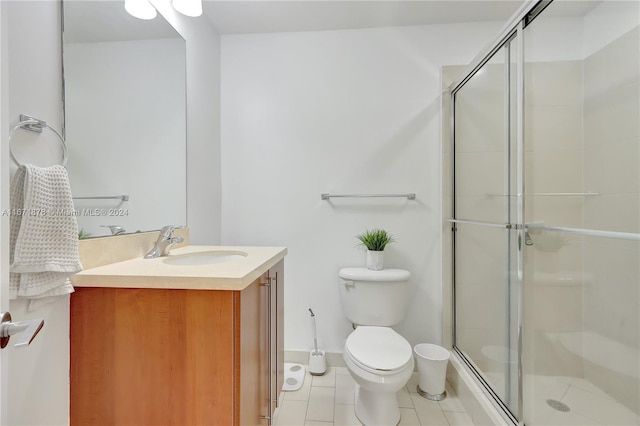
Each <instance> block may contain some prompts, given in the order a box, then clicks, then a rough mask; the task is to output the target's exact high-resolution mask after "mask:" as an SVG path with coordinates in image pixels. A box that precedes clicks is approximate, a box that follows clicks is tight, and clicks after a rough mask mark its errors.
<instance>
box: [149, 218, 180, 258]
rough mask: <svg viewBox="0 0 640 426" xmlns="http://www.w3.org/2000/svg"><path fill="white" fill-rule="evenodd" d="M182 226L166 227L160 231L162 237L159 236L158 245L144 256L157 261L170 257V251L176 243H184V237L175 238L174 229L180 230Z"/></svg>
mask: <svg viewBox="0 0 640 426" xmlns="http://www.w3.org/2000/svg"><path fill="white" fill-rule="evenodd" d="M180 228H182V227H181V226H173V225H169V226H165V227H163V228H162V229H161V230H160V235H158V239H157V240H156V243H155V244H154V245H153V248H152V249H151V250H149V252H148V253H147V254H145V255H144V258H145V259H155V258H156V257H160V256H168V255H169V250H171V246H173V245H174V244H176V243H181V242H183V241H184V238H183V237H174V236H172V235H173V231H174V229H180Z"/></svg>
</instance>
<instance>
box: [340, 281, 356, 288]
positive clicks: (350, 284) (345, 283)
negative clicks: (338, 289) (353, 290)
mask: <svg viewBox="0 0 640 426" xmlns="http://www.w3.org/2000/svg"><path fill="white" fill-rule="evenodd" d="M342 284H344V285H345V286H347V287H353V286H354V285H355V283H354V282H353V281H351V280H342Z"/></svg>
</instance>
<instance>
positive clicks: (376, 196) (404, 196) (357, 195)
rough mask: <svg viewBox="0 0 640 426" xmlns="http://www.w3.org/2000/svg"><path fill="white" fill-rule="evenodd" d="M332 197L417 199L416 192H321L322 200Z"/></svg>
mask: <svg viewBox="0 0 640 426" xmlns="http://www.w3.org/2000/svg"><path fill="white" fill-rule="evenodd" d="M330 198H406V199H407V200H415V199H416V194H415V193H414V192H410V193H408V194H320V199H321V200H328V199H330Z"/></svg>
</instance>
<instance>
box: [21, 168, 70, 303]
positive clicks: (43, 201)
mask: <svg viewBox="0 0 640 426" xmlns="http://www.w3.org/2000/svg"><path fill="white" fill-rule="evenodd" d="M10 197H11V198H10V207H11V217H10V233H9V244H10V247H9V263H10V274H9V275H10V278H9V289H10V297H11V298H12V299H15V298H18V297H24V298H28V299H32V301H31V302H30V303H29V310H34V309H36V308H37V306H41V305H42V304H44V303H43V302H45V301H52V300H55V299H54V297H55V296H59V295H64V294H69V293H72V292H73V287H72V286H71V283H70V281H69V276H70V275H72V274H74V273H76V272H79V271H81V270H82V264H81V263H80V256H79V253H78V222H77V220H76V214H75V210H74V206H73V198H72V195H71V186H70V185H69V176H68V175H67V170H66V169H65V168H64V167H63V166H52V167H44V168H43V167H36V166H33V165H30V164H27V165H24V166H21V167H20V168H19V169H18V170H17V171H16V174H15V176H14V178H13V180H12V182H11V194H10ZM33 299H40V300H39V303H34V302H33Z"/></svg>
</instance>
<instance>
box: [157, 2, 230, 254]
mask: <svg viewBox="0 0 640 426" xmlns="http://www.w3.org/2000/svg"><path fill="white" fill-rule="evenodd" d="M151 3H153V5H154V6H155V7H156V9H158V11H159V12H160V13H161V14H162V16H164V18H165V19H166V20H167V22H169V23H170V24H171V25H172V26H173V27H174V28H175V29H176V31H178V33H180V35H181V36H182V38H184V39H185V40H186V42H187V224H188V225H189V228H190V230H191V232H190V234H189V238H190V241H191V244H220V238H221V232H220V223H221V174H220V162H221V160H220V36H219V35H218V33H217V32H216V30H215V29H214V27H213V26H212V25H211V23H210V22H209V20H208V19H207V18H206V17H204V16H201V17H198V18H189V17H186V16H183V15H181V14H179V13H178V12H176V11H175V10H173V8H172V7H171V2H170V1H169V0H151Z"/></svg>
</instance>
